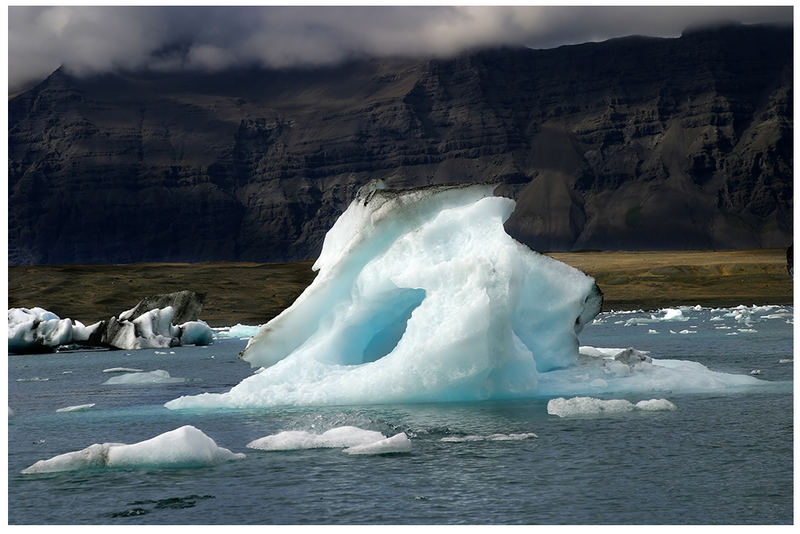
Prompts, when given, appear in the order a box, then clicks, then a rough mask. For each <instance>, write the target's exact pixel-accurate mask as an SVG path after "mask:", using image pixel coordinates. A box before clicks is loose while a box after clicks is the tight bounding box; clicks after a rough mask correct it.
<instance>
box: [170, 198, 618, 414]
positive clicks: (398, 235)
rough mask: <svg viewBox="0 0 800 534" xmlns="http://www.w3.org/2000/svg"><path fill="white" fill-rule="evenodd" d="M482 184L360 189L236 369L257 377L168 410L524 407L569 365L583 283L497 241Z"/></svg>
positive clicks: (582, 317) (596, 302)
mask: <svg viewBox="0 0 800 534" xmlns="http://www.w3.org/2000/svg"><path fill="white" fill-rule="evenodd" d="M493 187H494V186H492V185H470V186H434V187H428V188H421V189H414V190H409V191H395V190H389V189H385V188H384V187H383V185H382V184H380V183H377V184H372V185H371V186H368V187H365V188H362V190H360V191H359V193H358V195H357V196H356V199H355V200H354V201H353V202H352V203H351V204H350V206H349V207H348V208H347V210H346V211H345V212H344V213H343V214H342V216H341V217H340V218H339V219H338V220H337V221H336V223H335V224H334V226H333V228H331V230H330V231H329V232H328V234H327V235H326V236H325V241H324V244H323V247H322V252H321V254H320V256H319V258H318V259H317V261H316V263H315V264H314V267H313V268H314V269H315V270H318V271H319V273H318V274H317V276H316V279H315V280H314V282H313V283H312V284H311V285H310V286H309V287H308V288H307V289H306V290H305V292H303V294H302V295H300V297H298V299H297V300H296V301H295V302H294V304H293V305H292V306H291V307H289V308H287V309H286V310H285V311H284V312H283V313H282V314H280V315H279V316H277V317H275V318H274V319H273V320H271V321H269V322H268V323H267V324H265V325H264V326H262V327H261V329H260V330H259V332H258V333H257V334H256V336H255V337H253V339H252V340H250V342H249V343H248V345H247V347H246V349H245V350H244V351H243V353H242V358H243V359H245V360H247V361H248V362H250V364H251V365H253V366H254V367H265V368H266V369H265V370H264V371H262V372H260V373H258V374H256V375H253V376H251V377H249V378H247V379H245V380H243V381H242V382H241V383H240V384H239V385H237V386H236V387H234V388H233V389H232V390H231V391H229V392H228V393H224V394H203V395H198V396H192V397H182V398H180V399H176V400H173V401H170V402H169V403H167V407H169V408H190V407H198V408H200V407H220V406H225V407H245V406H265V405H277V404H334V403H347V404H350V403H381V402H384V403H385V402H410V401H442V400H447V401H454V400H478V399H489V398H509V397H519V396H529V395H531V394H533V393H535V392H536V391H537V385H538V377H539V374H540V373H544V372H548V371H551V370H553V369H559V368H566V367H569V366H570V365H572V364H573V363H575V361H576V359H577V356H578V338H577V334H578V332H579V331H580V330H581V328H582V327H583V325H585V324H586V323H587V322H589V321H591V319H592V318H593V317H594V316H595V315H596V314H597V313H598V312H599V310H600V306H601V302H602V295H601V293H600V292H599V290H598V289H597V286H596V285H595V283H594V280H593V279H592V278H591V277H589V276H586V275H585V274H584V273H582V272H580V271H578V270H577V269H574V268H572V267H570V266H568V265H566V264H564V263H561V262H558V261H556V260H554V259H552V258H550V257H547V256H544V255H541V254H538V253H536V252H534V251H532V250H530V249H529V248H528V247H526V246H525V245H523V244H521V243H518V242H517V241H515V240H514V239H512V238H511V237H510V236H509V235H508V234H506V232H505V230H504V229H503V222H504V221H505V220H506V219H507V218H508V217H509V215H510V214H511V212H512V210H513V209H514V201H513V200H510V199H507V198H501V197H494V196H492V190H493Z"/></svg>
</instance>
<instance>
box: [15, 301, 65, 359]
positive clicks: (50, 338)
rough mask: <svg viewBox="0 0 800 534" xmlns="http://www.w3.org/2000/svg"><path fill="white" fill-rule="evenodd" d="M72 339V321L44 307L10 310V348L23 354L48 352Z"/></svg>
mask: <svg viewBox="0 0 800 534" xmlns="http://www.w3.org/2000/svg"><path fill="white" fill-rule="evenodd" d="M71 341H72V321H71V320H69V319H60V318H59V317H58V316H57V315H56V314H55V313H53V312H50V311H47V310H45V309H43V308H11V309H9V310H8V350H9V352H13V353H17V354H21V353H28V352H48V351H52V350H54V349H55V348H56V347H57V346H59V345H65V344H67V343H70V342H71Z"/></svg>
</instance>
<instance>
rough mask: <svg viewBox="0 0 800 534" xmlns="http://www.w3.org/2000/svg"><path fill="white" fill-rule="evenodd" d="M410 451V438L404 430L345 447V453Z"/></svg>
mask: <svg viewBox="0 0 800 534" xmlns="http://www.w3.org/2000/svg"><path fill="white" fill-rule="evenodd" d="M410 451H411V440H410V439H408V436H406V434H405V432H400V433H399V434H395V435H394V436H392V437H390V438H386V439H382V440H380V441H376V442H373V443H365V444H363V445H355V446H353V447H349V448H347V449H345V450H344V451H343V452H345V453H347V454H364V455H366V454H395V453H401V452H410Z"/></svg>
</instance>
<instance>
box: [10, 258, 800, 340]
mask: <svg viewBox="0 0 800 534" xmlns="http://www.w3.org/2000/svg"><path fill="white" fill-rule="evenodd" d="M546 255H548V256H551V257H553V258H555V259H557V260H559V261H563V262H564V263H567V264H569V265H572V266H573V267H576V268H578V269H580V270H581V271H583V272H585V273H586V274H588V275H590V276H593V277H594V278H595V280H596V281H597V285H598V286H599V287H600V289H601V290H602V291H603V294H604V302H603V311H611V310H614V311H629V310H639V309H641V310H645V311H647V310H654V309H659V308H665V307H674V306H695V305H698V304H699V305H701V306H705V307H730V306H738V305H740V304H744V305H748V306H749V305H754V304H757V305H766V304H775V305H792V304H793V294H792V291H793V284H792V278H791V277H790V276H789V273H788V271H787V268H786V251H785V249H754V250H733V251H693V250H690V251H638V252H630V251H629V252H626V251H619V252H617V251H615V252H605V251H604V252H557V253H556V252H554V253H547V254H546ZM313 263H314V262H313V261H312V260H308V261H300V262H294V263H249V262H204V263H191V264H190V263H134V264H120V265H36V266H13V267H9V268H8V307H9V308H19V307H26V308H31V307H34V306H38V307H41V308H44V309H46V310H49V311H52V312H53V313H55V314H56V315H58V316H59V317H61V318H67V317H68V318H70V319H73V320H78V321H81V322H83V323H84V324H87V325H88V324H92V323H94V322H97V321H100V320H104V319H108V318H109V317H111V316H114V315H118V314H119V313H120V312H122V311H125V310H127V309H130V308H132V307H133V306H135V305H136V304H137V303H138V302H139V300H141V299H142V298H144V297H147V296H151V295H155V294H159V293H170V292H173V291H180V290H184V289H188V290H192V291H196V292H198V293H205V294H206V297H205V302H204V305H203V312H202V313H201V317H200V318H201V319H202V320H204V321H206V322H207V323H208V324H209V325H210V326H212V327H220V326H233V325H235V324H237V323H241V324H248V325H258V324H263V323H265V322H267V321H268V320H269V319H271V318H272V317H274V316H276V315H278V314H279V313H280V312H281V311H282V310H283V309H285V308H286V307H288V306H290V305H291V304H292V302H294V300H295V299H296V298H297V297H298V296H299V295H300V293H302V292H303V290H304V289H305V288H306V286H307V285H308V284H310V283H311V281H313V279H314V277H315V276H316V273H315V272H313V271H312V270H311V266H312V265H313Z"/></svg>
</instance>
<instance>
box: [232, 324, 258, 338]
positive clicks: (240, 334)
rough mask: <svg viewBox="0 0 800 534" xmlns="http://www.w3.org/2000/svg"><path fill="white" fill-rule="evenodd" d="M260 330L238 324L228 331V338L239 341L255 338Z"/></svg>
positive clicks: (256, 327)
mask: <svg viewBox="0 0 800 534" xmlns="http://www.w3.org/2000/svg"><path fill="white" fill-rule="evenodd" d="M259 328H261V327H260V326H249V325H246V324H239V323H237V324H235V325H233V326H232V327H230V328H229V329H228V331H227V337H233V338H239V339H242V338H248V337H253V336H254V335H256V334H257V333H258V330H259Z"/></svg>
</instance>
